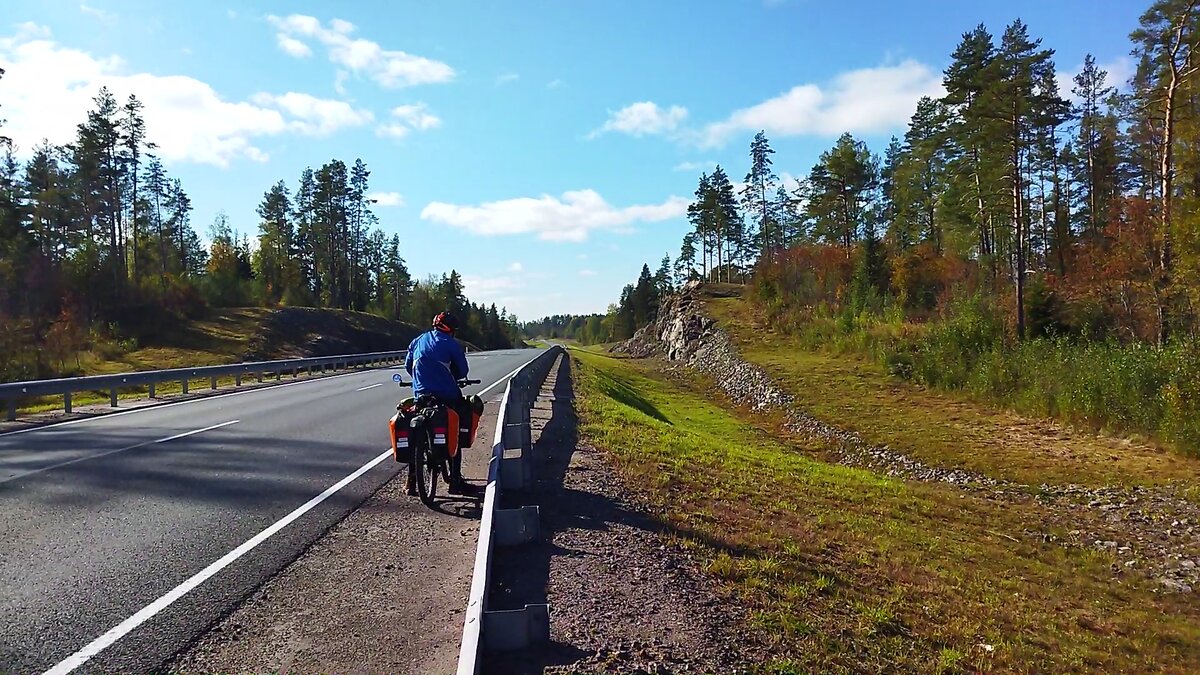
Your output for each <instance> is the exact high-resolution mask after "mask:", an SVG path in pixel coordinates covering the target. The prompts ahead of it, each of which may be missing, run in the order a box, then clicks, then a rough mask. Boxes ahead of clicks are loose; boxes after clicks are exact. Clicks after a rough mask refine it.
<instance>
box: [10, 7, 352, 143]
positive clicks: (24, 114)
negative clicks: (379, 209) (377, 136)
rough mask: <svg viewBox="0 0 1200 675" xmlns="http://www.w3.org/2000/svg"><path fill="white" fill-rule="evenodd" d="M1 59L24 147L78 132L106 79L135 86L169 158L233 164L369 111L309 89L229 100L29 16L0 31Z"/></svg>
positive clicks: (115, 87) (118, 88)
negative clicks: (73, 41) (134, 65)
mask: <svg viewBox="0 0 1200 675" xmlns="http://www.w3.org/2000/svg"><path fill="white" fill-rule="evenodd" d="M0 63H4V65H5V69H6V70H7V71H8V72H7V73H6V74H5V76H4V80H3V83H2V86H3V90H4V95H5V102H4V108H3V110H4V115H5V117H7V118H8V124H7V125H6V126H5V133H6V135H8V136H10V137H12V138H13V140H14V141H16V142H17V144H18V146H19V147H20V148H21V149H22V150H23V151H28V150H30V149H32V148H33V147H34V146H36V145H37V144H38V143H40V142H41V141H42V139H47V140H49V141H50V142H51V143H56V144H63V143H67V142H70V141H71V140H73V138H74V135H75V127H76V125H78V124H79V123H80V122H82V121H83V120H84V119H85V117H86V115H87V111H88V110H90V109H91V108H92V106H93V103H92V99H93V97H95V95H96V94H97V92H99V90H100V88H101V87H102V86H107V87H108V88H109V89H110V90H111V91H112V92H113V94H114V95H115V96H117V98H118V99H119V100H121V101H122V102H123V101H124V99H125V97H127V96H128V95H129V94H136V95H137V96H138V98H140V99H141V100H142V102H143V103H144V104H145V110H144V115H145V118H146V129H147V134H148V136H149V139H150V140H151V141H154V142H155V143H157V144H158V146H159V148H158V151H157V152H158V154H159V155H160V156H161V157H162V158H163V159H164V160H166V161H168V162H172V161H182V162H196V163H202V164H213V165H216V166H227V165H228V164H229V163H230V162H231V161H233V160H235V159H249V160H252V161H265V160H266V159H267V157H268V155H267V153H266V151H264V150H263V149H262V148H259V147H257V146H255V145H254V142H255V139H257V138H260V137H266V136H273V135H280V134H286V133H300V134H323V133H330V132H331V131H333V130H335V129H338V128H342V127H344V126H347V125H350V124H354V123H359V124H361V123H363V121H362V120H363V119H364V118H367V119H369V115H370V113H366V112H362V111H356V110H354V109H352V108H351V107H350V106H349V105H347V104H345V103H342V102H339V101H325V100H322V99H317V98H315V97H312V96H308V95H306V94H296V93H289V94H284V95H281V96H272V95H269V94H261V95H258V96H255V97H253V98H252V100H251V101H241V102H238V101H230V100H227V99H225V98H223V97H221V95H220V94H218V93H217V92H216V91H215V90H214V89H213V88H212V87H211V86H209V85H208V84H207V83H206V82H202V81H200V80H197V79H195V78H192V77H187V76H183V75H153V74H149V73H131V72H129V70H128V68H127V67H126V65H125V63H124V61H122V60H121V59H120V58H119V57H116V56H107V57H97V56H93V55H92V54H89V53H88V52H85V51H82V50H78V49H72V48H69V47H64V46H62V45H60V44H58V43H56V42H54V41H53V40H51V39H50V33H49V31H48V30H47V29H45V28H43V27H41V26H37V25H35V24H23V25H22V26H20V27H19V29H18V31H17V33H16V34H15V35H13V36H11V37H6V38H0Z"/></svg>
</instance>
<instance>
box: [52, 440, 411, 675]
mask: <svg viewBox="0 0 1200 675" xmlns="http://www.w3.org/2000/svg"><path fill="white" fill-rule="evenodd" d="M391 456H392V451H391V449H390V448H389V449H388V450H387V451H386V452H383V453H381V454H380V455H379V456H378V457H376V458H375V459H372V460H371V461H369V462H367V463H366V464H364V465H362V466H361V467H359V469H358V470H357V471H355V472H354V473H352V474H350V475H349V476H346V477H345V478H343V479H341V480H340V481H338V482H336V483H334V484H333V485H331V486H329V488H328V489H326V490H325V491H324V492H322V493H321V494H319V495H317V496H316V497H313V498H312V499H310V500H308V501H307V502H305V503H304V504H303V505H302V506H300V507H299V508H297V509H296V510H295V511H292V512H291V513H289V514H287V515H286V516H284V517H283V518H281V519H280V520H278V521H276V522H275V524H274V525H271V526H270V527H268V528H267V529H265V530H263V531H262V532H259V533H258V534H256V535H254V536H253V537H251V538H250V539H248V540H246V542H245V543H243V544H242V545H241V546H238V547H237V548H235V549H233V550H232V551H230V552H229V553H226V554H225V555H223V556H221V558H220V559H218V560H217V561H216V562H214V563H212V564H211V565H209V566H208V567H205V568H204V569H202V570H200V571H199V572H197V573H196V574H194V575H193V576H192V577H191V578H190V579H188V580H187V581H185V582H183V583H182V584H179V585H178V586H176V587H175V588H173V589H171V590H170V591H168V592H167V593H166V595H163V596H162V597H160V598H159V599H157V600H155V601H154V602H152V603H150V604H148V605H146V606H145V607H143V608H142V609H140V610H139V611H138V612H137V613H136V614H134V615H133V616H131V617H129V618H128V619H125V620H124V621H122V622H121V623H119V624H117V625H116V626H113V627H112V628H110V629H109V630H108V632H106V633H104V634H103V635H101V636H100V637H98V638H96V639H95V640H92V642H91V643H90V644H88V645H87V646H86V647H84V648H83V649H80V650H79V651H77V652H75V653H74V654H72V655H71V656H68V657H67V658H66V659H64V660H63V661H61V662H59V663H58V664H57V665H56V666H54V667H53V668H51V669H50V670H47V671H46V672H45V673H44V675H66V674H67V673H69V672H71V671H72V670H75V669H76V668H78V667H80V666H82V665H83V664H85V663H87V662H88V661H90V660H91V659H92V658H93V657H94V656H96V655H97V654H99V653H100V652H102V651H104V650H105V649H107V648H108V647H111V646H112V645H113V644H114V643H115V642H116V641H117V640H120V639H121V638H123V637H125V636H126V635H128V634H129V633H130V632H132V631H133V630H134V629H136V628H137V627H138V626H141V625H142V624H143V623H146V622H147V621H149V620H150V619H152V618H154V615H156V614H158V613H159V612H161V611H163V610H164V609H166V608H167V607H170V606H171V605H172V604H173V603H174V602H175V601H176V600H178V599H179V598H182V597H183V596H184V595H187V594H188V593H189V592H191V591H192V590H193V589H195V588H196V587H197V586H199V585H200V584H202V583H204V582H205V581H207V580H208V579H209V578H211V577H212V576H214V575H215V574H217V573H218V572H220V571H221V570H223V569H225V568H226V567H228V566H229V565H230V564H231V563H233V562H234V561H236V560H237V559H238V558H241V557H242V556H244V555H246V554H247V553H249V552H250V551H252V550H254V548H255V547H257V546H258V545H259V544H261V543H263V542H264V541H266V540H267V539H270V538H271V537H272V536H274V535H275V534H276V533H277V532H279V531H280V530H282V529H283V528H285V527H287V526H288V525H290V524H291V523H292V522H294V521H295V520H296V519H298V518H299V517H300V516H303V515H304V514H306V513H308V512H309V511H311V510H313V509H314V508H315V507H316V506H317V505H318V504H320V503H321V502H323V501H325V500H326V499H329V498H330V497H332V496H333V495H334V494H336V493H337V492H338V491H339V490H341V489H342V488H344V487H346V486H347V485H349V484H350V483H352V482H354V481H355V480H356V479H358V477H359V476H361V475H363V474H364V473H366V472H368V471H370V470H371V469H373V468H375V466H376V465H377V464H379V463H380V462H382V461H383V460H385V459H387V458H389V457H391Z"/></svg>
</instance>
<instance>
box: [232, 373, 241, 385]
mask: <svg viewBox="0 0 1200 675" xmlns="http://www.w3.org/2000/svg"><path fill="white" fill-rule="evenodd" d="M233 386H235V387H240V386H242V374H241V373H236V374H234V376H233Z"/></svg>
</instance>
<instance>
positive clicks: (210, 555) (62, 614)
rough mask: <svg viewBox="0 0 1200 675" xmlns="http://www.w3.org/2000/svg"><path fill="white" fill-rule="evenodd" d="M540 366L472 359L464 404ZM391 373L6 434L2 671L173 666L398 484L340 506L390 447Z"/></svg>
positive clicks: (0, 450) (521, 356)
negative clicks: (254, 594)
mask: <svg viewBox="0 0 1200 675" xmlns="http://www.w3.org/2000/svg"><path fill="white" fill-rule="evenodd" d="M534 355H535V352H533V351H531V350H512V351H502V352H486V353H476V354H471V355H470V357H469V358H470V363H471V376H472V377H473V378H476V379H480V380H482V381H483V383H482V384H480V385H476V386H473V387H470V388H468V389H466V390H465V391H466V393H468V394H471V393H479V392H482V391H485V390H486V391H487V395H488V397H489V398H490V397H491V396H494V395H497V394H498V393H500V392H501V391H502V387H503V384H498V383H502V382H503V381H504V379H505V378H506V376H508V375H509V374H510V373H511V372H512V371H513V370H515V369H516V368H518V367H519V366H521V365H522V364H524V363H525V362H527V361H528V360H530V359H531V358H533V356H534ZM396 372H400V371H399V370H398V369H378V370H369V371H361V372H355V373H351V374H347V375H341V376H334V377H329V378H321V379H317V380H311V381H301V382H298V383H295V384H285V385H281V386H275V387H268V388H264V389H256V390H253V391H244V392H236V393H234V394H232V395H227V396H217V397H209V398H204V399H199V400H195V401H187V402H182V403H178V404H171V405H164V406H159V407H153V408H144V409H140V410H137V411H134V412H130V413H128V414H118V415H109V416H104V417H98V418H94V419H89V420H86V421H83V422H80V423H74V424H63V425H58V426H50V427H45V428H41V429H33V430H29V431H25V432H18V433H10V434H0V672H5V673H7V672H14V673H41V672H46V671H50V670H54V672H69V671H68V668H69V667H70V666H72V665H78V667H77V668H76V669H75V670H74V672H80V673H82V672H147V671H150V670H153V669H154V668H156V667H157V666H159V665H160V664H162V663H163V662H164V661H166V660H167V659H168V658H170V657H171V656H172V655H173V654H175V653H176V652H177V651H178V650H179V649H180V648H182V647H184V646H185V645H187V644H188V643H189V642H191V641H192V640H193V639H195V638H196V637H197V636H198V635H200V634H201V633H202V632H203V631H204V630H205V629H206V628H207V627H208V626H210V625H211V624H212V623H213V622H215V621H216V620H218V619H219V618H220V617H222V616H223V615H225V614H227V613H229V612H230V611H231V610H232V609H233V608H234V607H235V606H236V605H237V604H238V603H239V602H240V601H241V600H242V599H243V598H245V597H246V596H247V595H248V594H249V593H250V592H251V591H252V590H253V589H254V588H256V587H257V586H258V585H260V584H261V583H262V582H263V581H265V580H266V579H268V578H269V577H271V576H272V575H273V574H274V573H275V572H277V571H278V570H280V569H282V568H283V567H284V566H285V565H286V564H287V563H289V562H290V561H291V560H293V559H295V558H296V556H298V555H299V554H300V553H301V552H302V551H303V550H304V549H305V548H306V547H308V546H309V545H310V544H311V543H312V542H313V541H315V540H316V539H317V538H319V537H320V536H321V535H322V534H323V533H324V532H326V531H327V530H328V529H329V528H330V527H332V526H333V525H334V524H336V523H337V522H338V521H340V520H341V519H342V518H344V517H345V516H346V515H347V514H348V513H349V512H350V511H352V510H354V509H355V508H356V507H357V506H358V505H359V504H360V503H362V501H363V500H364V499H366V497H368V496H369V495H370V494H371V493H372V492H374V491H375V490H376V489H377V488H378V487H379V486H380V485H382V484H383V483H385V482H386V481H387V480H389V479H390V478H391V477H392V476H394V475H395V473H396V470H397V465H396V464H394V463H393V462H392V461H391V459H390V456H389V458H387V459H385V460H384V461H382V462H379V463H378V464H377V465H374V466H372V467H371V468H367V469H365V470H363V471H362V473H361V475H359V476H358V477H356V478H355V479H353V480H351V481H349V482H348V483H346V484H345V486H344V487H342V488H341V489H340V490H338V491H336V492H333V493H332V494H330V493H329V490H330V488H331V487H333V486H335V485H336V484H338V483H339V482H342V481H343V480H344V479H346V478H347V477H349V476H351V475H352V474H354V473H356V472H357V471H359V470H360V469H364V467H366V466H367V465H369V464H370V463H371V462H372V461H373V460H375V459H376V458H377V457H379V455H380V454H381V453H382V452H383V451H384V450H386V449H387V445H388V439H387V419H388V417H390V416H391V414H392V413H393V412H394V410H395V408H394V406H395V402H396V400H397V399H398V397H399V396H400V395H401V391H400V390H399V389H398V388H397V387H396V385H395V384H393V383H392V375H393V374H394V373H396ZM493 385H495V386H493ZM404 391H407V390H404ZM323 494H324V495H326V498H325V499H324V500H323V501H320V502H319V503H318V504H316V505H315V506H313V507H312V508H311V510H308V511H306V512H305V513H303V515H300V516H299V517H297V518H295V519H294V520H293V521H290V522H289V521H286V518H287V517H288V516H289V515H292V514H294V512H295V511H296V510H297V509H298V508H300V507H302V506H304V505H305V504H307V503H309V502H310V501H311V500H313V499H314V498H317V497H319V496H321V495H323ZM281 520H284V521H285V522H286V524H284V525H283V526H282V527H281V528H280V527H278V526H279V524H280V522H281ZM272 526H276V528H275V529H277V531H276V532H274V533H272V534H270V535H269V536H267V537H266V538H263V537H262V536H261V534H260V533H263V532H264V530H269V529H270V528H272ZM254 541H259V542H260V543H258V544H257V545H256V546H255V547H254V548H251V549H249V550H248V552H245V553H244V554H243V555H241V556H240V557H237V558H236V559H235V560H232V561H231V562H228V563H227V564H224V565H221V564H215V565H214V563H219V561H221V560H222V559H226V560H228V558H229V557H230V554H231V552H234V551H235V550H238V549H239V547H241V548H242V549H245V548H247V546H248V542H250V543H253V542H254ZM206 570H207V572H210V573H211V575H205V577H204V578H202V579H200V580H199V583H198V584H197V578H196V575H197V574H199V573H201V572H203V571H206ZM182 591H186V592H182ZM164 596H165V597H164ZM139 621H140V623H139ZM135 624H136V626H135ZM114 629H115V630H114ZM89 647H91V648H92V651H94V648H95V647H101V649H100V650H99V651H98V652H96V653H91V652H89V651H87V649H86V648H89ZM81 651H82V652H83V653H81ZM80 664H81V665H80Z"/></svg>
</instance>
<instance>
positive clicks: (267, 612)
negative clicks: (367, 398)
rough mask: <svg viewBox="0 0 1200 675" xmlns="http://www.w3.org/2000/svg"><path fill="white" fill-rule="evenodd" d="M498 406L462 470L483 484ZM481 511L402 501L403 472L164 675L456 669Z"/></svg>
mask: <svg viewBox="0 0 1200 675" xmlns="http://www.w3.org/2000/svg"><path fill="white" fill-rule="evenodd" d="M497 398H498V397H497ZM498 407H499V403H498V401H491V402H489V403H488V404H487V407H486V409H485V414H484V417H483V419H482V420H481V422H480V429H479V435H478V437H477V439H476V441H475V444H474V446H473V447H472V448H471V449H470V450H468V451H467V452H468V454H467V455H466V456H465V458H464V459H465V461H464V466H463V473H464V475H465V476H466V477H467V478H468V480H470V481H471V482H473V483H474V484H476V485H482V484H483V482H484V480H485V479H486V477H487V460H488V455H489V453H488V449H489V448H490V447H491V445H492V439H491V436H492V429H494V427H495V420H496V414H497V411H498ZM381 449H382V448H381ZM479 514H480V507H479V502H478V500H477V499H476V498H473V497H472V498H452V499H444V500H440V509H439V510H437V511H435V510H431V509H428V508H426V507H425V506H423V505H422V504H421V503H420V502H419V501H417V499H416V498H415V497H409V496H407V495H405V494H404V474H403V473H400V474H398V475H397V477H396V478H394V479H393V480H391V481H389V482H388V483H386V484H385V485H384V486H383V487H381V488H380V489H379V490H378V491H377V492H376V493H375V494H374V495H372V496H371V497H370V498H369V499H367V501H366V502H364V503H363V505H362V506H361V507H359V508H358V509H357V510H356V511H354V512H353V513H351V514H350V515H349V516H347V517H346V519H345V520H343V521H342V522H341V523H339V524H338V525H336V526H335V527H334V528H333V529H332V530H330V531H329V532H328V533H327V534H326V535H325V536H324V537H322V538H321V539H320V540H318V541H317V543H316V544H314V545H313V546H312V547H311V548H310V549H309V550H308V551H306V552H305V553H304V554H303V555H302V556H300V557H299V558H298V559H296V560H295V561H294V562H292V563H291V564H290V565H288V566H287V567H286V568H285V569H283V570H282V571H281V572H280V573H279V574H277V575H276V576H274V577H273V578H272V579H271V580H269V581H268V582H267V583H266V584H264V585H263V586H262V587H260V588H259V589H258V590H257V591H256V592H255V593H254V594H253V595H252V596H251V597H250V598H249V599H247V600H246V601H245V602H243V603H242V604H241V605H240V606H239V607H238V608H237V609H236V610H234V611H233V612H232V613H231V614H230V615H229V616H228V617H226V618H225V619H224V620H222V621H221V622H219V623H218V624H217V625H215V626H214V627H213V628H212V629H211V630H209V631H208V632H207V633H206V634H205V635H204V636H203V637H201V638H200V639H199V640H198V641H197V642H196V643H195V644H193V645H192V646H191V647H189V648H188V649H186V650H185V651H184V652H183V653H181V654H180V655H179V656H177V657H176V658H175V659H174V660H173V662H172V663H171V664H169V666H168V668H167V670H169V671H170V672H187V673H214V672H277V673H290V672H339V673H350V672H375V673H445V672H451V671H453V670H454V667H455V665H456V663H457V657H458V648H459V640H460V638H461V632H462V622H463V611H464V609H465V607H466V599H467V593H468V591H469V588H470V583H471V570H472V563H473V560H474V553H475V545H474V543H475V541H476V540H477V538H478V533H479Z"/></svg>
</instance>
